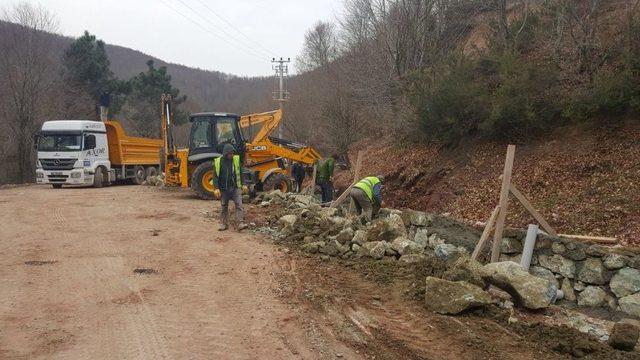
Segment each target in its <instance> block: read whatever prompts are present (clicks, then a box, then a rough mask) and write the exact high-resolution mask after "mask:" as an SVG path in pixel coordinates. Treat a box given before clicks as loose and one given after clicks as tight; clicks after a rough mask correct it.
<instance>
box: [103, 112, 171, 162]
mask: <svg viewBox="0 0 640 360" xmlns="http://www.w3.org/2000/svg"><path fill="white" fill-rule="evenodd" d="M105 127H106V130H107V141H108V143H109V161H111V165H112V166H113V165H160V150H161V149H162V140H161V139H149V138H141V137H133V136H128V135H127V134H125V132H124V129H123V128H122V125H120V123H119V122H117V121H115V120H109V121H105Z"/></svg>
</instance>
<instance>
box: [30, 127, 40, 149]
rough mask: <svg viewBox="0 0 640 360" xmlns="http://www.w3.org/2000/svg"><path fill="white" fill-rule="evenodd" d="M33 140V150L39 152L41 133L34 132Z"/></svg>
mask: <svg viewBox="0 0 640 360" xmlns="http://www.w3.org/2000/svg"><path fill="white" fill-rule="evenodd" d="M31 138H32V140H33V149H34V150H38V141H39V140H40V132H39V131H36V132H34V133H33V136H32V137H31Z"/></svg>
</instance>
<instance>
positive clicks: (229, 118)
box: [161, 95, 321, 199]
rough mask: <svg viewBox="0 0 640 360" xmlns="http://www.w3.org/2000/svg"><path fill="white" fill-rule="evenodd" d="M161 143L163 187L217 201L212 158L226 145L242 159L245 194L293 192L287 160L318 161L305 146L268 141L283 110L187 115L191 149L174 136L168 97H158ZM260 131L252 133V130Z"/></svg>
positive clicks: (282, 141) (303, 162) (306, 163)
mask: <svg viewBox="0 0 640 360" xmlns="http://www.w3.org/2000/svg"><path fill="white" fill-rule="evenodd" d="M161 110H162V119H161V120H162V139H163V141H164V143H163V148H164V149H163V152H164V164H165V168H164V173H165V184H167V185H170V186H180V187H183V188H188V187H190V188H192V189H193V190H194V191H195V192H196V194H197V195H198V197H200V198H201V199H213V198H215V197H216V193H217V192H216V188H215V185H214V183H213V181H212V180H213V159H215V158H216V157H219V156H221V154H222V149H223V147H224V145H225V144H231V145H233V147H234V148H235V149H236V152H237V153H238V154H239V155H240V158H241V160H242V163H243V164H244V167H243V168H244V170H245V172H244V173H243V174H242V177H243V180H244V184H245V185H246V188H245V189H243V191H244V192H245V193H249V194H253V193H255V191H268V190H272V189H280V190H281V191H283V192H287V191H290V190H291V189H292V185H291V183H292V181H291V178H290V177H289V176H288V174H287V162H289V163H290V162H292V161H296V162H300V163H302V164H305V165H312V164H314V163H315V162H316V161H317V160H319V159H320V158H321V156H320V154H319V153H318V152H317V151H316V150H315V149H313V148H311V147H309V146H306V145H304V144H298V143H294V142H291V141H287V140H283V139H278V138H275V137H270V136H269V135H270V134H271V133H272V132H273V130H274V129H276V128H277V127H278V125H279V123H280V121H281V119H282V110H275V111H270V112H266V113H258V114H251V115H243V116H239V115H237V114H233V113H226V112H202V113H197V114H191V115H190V116H189V121H190V122H191V133H190V136H189V148H182V149H179V148H177V147H176V145H175V139H174V136H173V125H174V124H173V111H172V102H171V96H170V95H163V96H162V98H161ZM254 127H258V129H257V131H256V134H255V135H253V133H252V132H253V128H254Z"/></svg>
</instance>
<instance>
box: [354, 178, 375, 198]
mask: <svg viewBox="0 0 640 360" xmlns="http://www.w3.org/2000/svg"><path fill="white" fill-rule="evenodd" d="M378 183H380V179H378V178H377V177H375V176H368V177H366V178H364V179H362V180H360V181H358V182H357V183H356V184H355V185H353V187H355V188H358V189H360V190H362V191H364V193H365V194H366V195H367V197H368V198H369V200H371V201H373V187H374V186H376V184H378Z"/></svg>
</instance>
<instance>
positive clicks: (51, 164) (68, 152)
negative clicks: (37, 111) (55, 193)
mask: <svg viewBox="0 0 640 360" xmlns="http://www.w3.org/2000/svg"><path fill="white" fill-rule="evenodd" d="M37 150H38V161H37V165H36V166H37V168H36V181H37V183H38V184H51V185H52V186H53V187H55V188H59V187H62V185H63V184H64V185H89V186H96V185H97V186H102V183H103V182H108V181H110V180H111V179H110V178H111V176H108V174H110V173H111V172H110V169H111V163H110V161H109V147H108V142H107V131H106V128H105V124H104V123H103V122H99V121H90V120H54V121H46V122H45V123H44V124H42V129H41V131H40V132H39V134H38V136H37ZM98 167H102V169H105V170H106V173H104V178H103V177H102V176H100V179H94V175H95V173H96V169H97V168H98ZM100 175H102V174H100ZM94 180H99V181H100V184H95V181H94ZM105 180H106V181H105Z"/></svg>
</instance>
